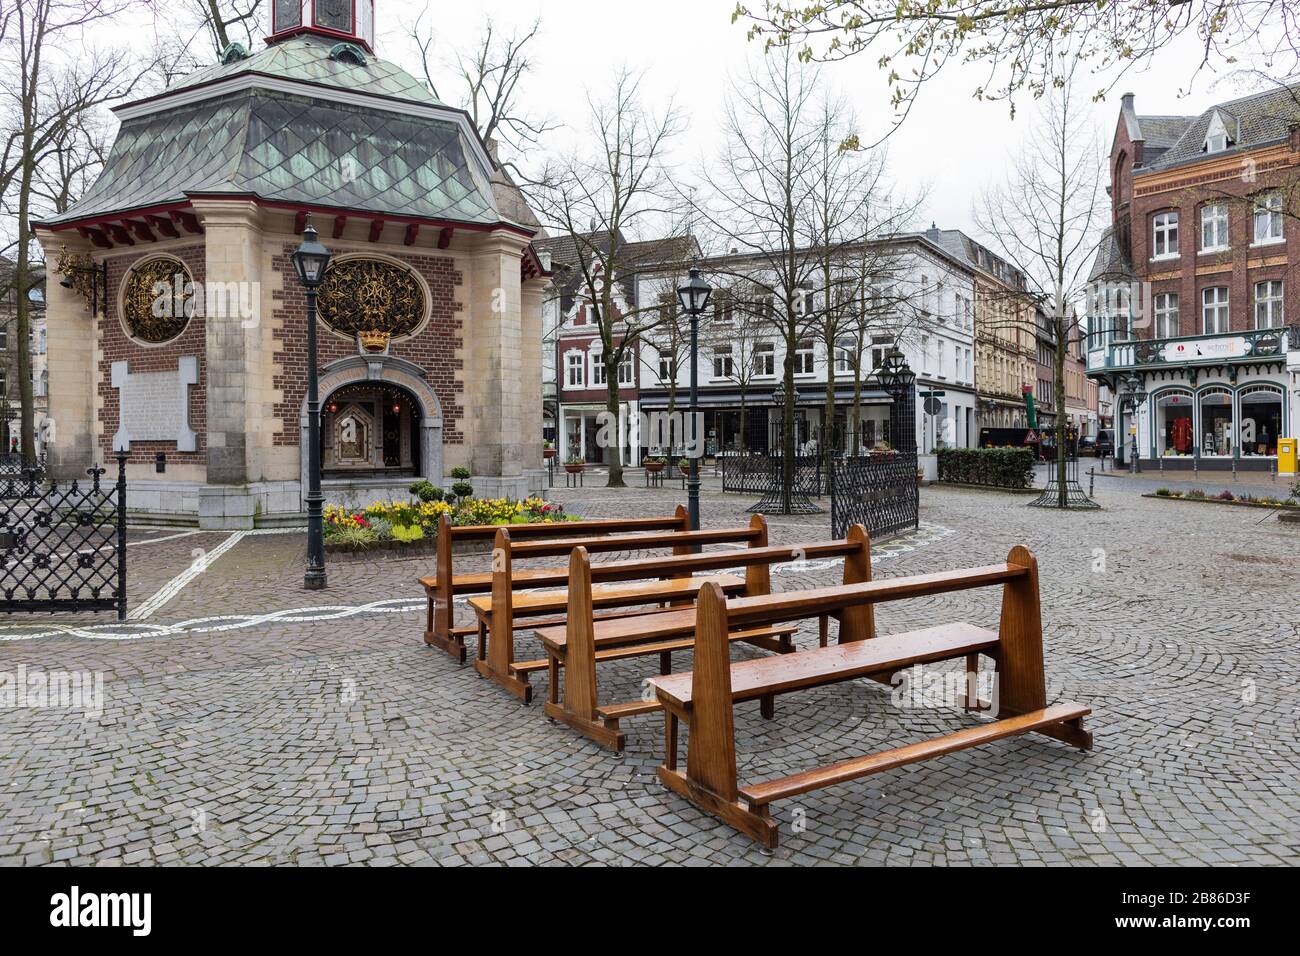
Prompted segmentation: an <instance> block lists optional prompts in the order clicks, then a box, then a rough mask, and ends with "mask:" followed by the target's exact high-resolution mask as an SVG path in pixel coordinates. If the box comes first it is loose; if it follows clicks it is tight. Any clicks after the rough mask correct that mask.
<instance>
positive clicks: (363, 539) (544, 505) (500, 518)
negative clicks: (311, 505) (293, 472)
mask: <svg viewBox="0 0 1300 956" xmlns="http://www.w3.org/2000/svg"><path fill="white" fill-rule="evenodd" d="M443 515H448V516H450V518H451V523H452V524H453V525H457V526H462V525H485V524H486V525H510V524H536V523H539V522H543V523H550V522H555V521H577V520H579V519H578V518H577V517H575V516H573V515H569V514H566V513H565V511H564V507H563V505H557V504H552V503H551V502H549V501H544V500H543V499H541V498H526V499H524V500H523V501H519V500H517V499H512V498H458V499H454V500H452V501H445V500H438V501H376V502H374V503H373V504H371V505H370V506H369V507H367V508H365V509H364V510H361V511H357V510H354V509H347V508H343V507H340V506H338V505H330V506H329V507H327V508H326V509H325V548H326V550H327V551H352V552H355V551H368V550H374V549H377V548H383V549H392V550H397V551H406V550H407V549H410V550H411V551H416V550H427V549H429V548H431V547H432V543H433V541H434V539H435V538H436V537H437V533H438V519H439V518H441V517H442V516H443Z"/></svg>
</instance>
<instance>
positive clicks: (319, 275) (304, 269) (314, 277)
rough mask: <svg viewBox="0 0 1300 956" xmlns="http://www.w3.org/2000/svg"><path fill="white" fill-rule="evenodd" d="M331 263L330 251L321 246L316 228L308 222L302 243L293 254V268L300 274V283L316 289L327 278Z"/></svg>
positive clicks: (303, 232)
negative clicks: (328, 267) (327, 268)
mask: <svg viewBox="0 0 1300 956" xmlns="http://www.w3.org/2000/svg"><path fill="white" fill-rule="evenodd" d="M329 261H330V251H329V250H328V249H326V248H325V247H324V246H323V245H321V243H320V241H319V240H318V238H317V235H316V227H315V226H313V225H312V224H311V222H310V221H308V223H307V226H306V228H304V229H303V231H302V242H301V243H300V244H299V245H298V248H297V249H296V250H294V253H293V268H294V270H295V271H296V272H297V273H298V281H299V282H301V283H302V284H303V285H305V286H306V287H307V288H309V289H314V288H316V287H317V286H318V285H320V284H321V281H322V280H323V279H324V278H325V268H326V266H328V265H329Z"/></svg>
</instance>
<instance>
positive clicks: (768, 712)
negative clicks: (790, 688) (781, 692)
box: [758, 694, 776, 720]
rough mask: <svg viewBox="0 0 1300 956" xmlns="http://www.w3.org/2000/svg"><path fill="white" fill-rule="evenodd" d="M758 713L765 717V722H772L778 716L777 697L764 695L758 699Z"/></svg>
mask: <svg viewBox="0 0 1300 956" xmlns="http://www.w3.org/2000/svg"><path fill="white" fill-rule="evenodd" d="M758 712H759V713H760V714H762V715H763V719H764V720H771V719H772V718H773V717H775V716H776V695H775V694H764V695H763V696H762V697H760V698H759V699H758Z"/></svg>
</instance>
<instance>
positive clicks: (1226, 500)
mask: <svg viewBox="0 0 1300 956" xmlns="http://www.w3.org/2000/svg"><path fill="white" fill-rule="evenodd" d="M1294 491H1295V489H1292V492H1293V493H1294ZM1142 497H1143V498H1164V499H1166V500H1168V501H1199V502H1202V503H1203V504H1212V505H1237V506H1239V507H1245V508H1268V509H1270V510H1277V509H1289V510H1294V511H1300V501H1298V500H1297V499H1296V498H1295V497H1294V494H1293V495H1292V497H1288V498H1277V497H1274V496H1272V495H1252V494H1244V495H1240V494H1233V493H1232V492H1231V491H1221V492H1219V493H1218V494H1217V495H1207V494H1206V493H1205V492H1204V491H1202V490H1201V489H1199V488H1193V489H1192V490H1191V491H1171V490H1170V489H1168V488H1157V489H1156V490H1155V493H1154V494H1150V495H1143V496H1142Z"/></svg>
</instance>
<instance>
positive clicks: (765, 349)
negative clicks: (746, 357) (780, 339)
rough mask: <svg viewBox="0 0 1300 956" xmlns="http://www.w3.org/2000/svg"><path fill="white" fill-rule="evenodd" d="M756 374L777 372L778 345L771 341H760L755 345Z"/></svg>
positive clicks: (773, 373)
mask: <svg viewBox="0 0 1300 956" xmlns="http://www.w3.org/2000/svg"><path fill="white" fill-rule="evenodd" d="M754 374H755V375H775V374H776V346H775V345H773V344H772V343H771V342H758V343H756V344H755V345H754Z"/></svg>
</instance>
